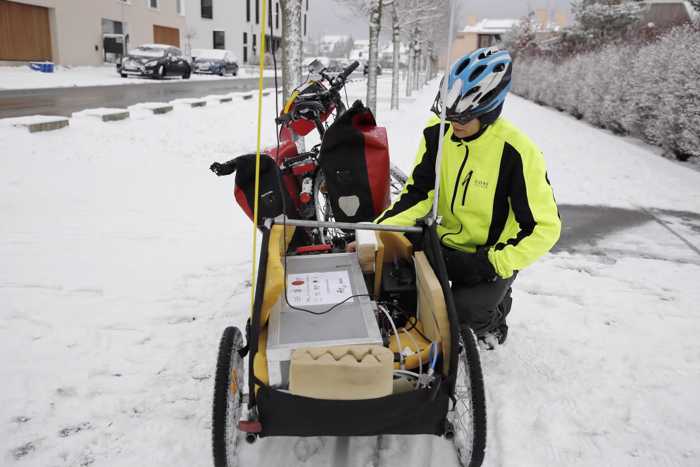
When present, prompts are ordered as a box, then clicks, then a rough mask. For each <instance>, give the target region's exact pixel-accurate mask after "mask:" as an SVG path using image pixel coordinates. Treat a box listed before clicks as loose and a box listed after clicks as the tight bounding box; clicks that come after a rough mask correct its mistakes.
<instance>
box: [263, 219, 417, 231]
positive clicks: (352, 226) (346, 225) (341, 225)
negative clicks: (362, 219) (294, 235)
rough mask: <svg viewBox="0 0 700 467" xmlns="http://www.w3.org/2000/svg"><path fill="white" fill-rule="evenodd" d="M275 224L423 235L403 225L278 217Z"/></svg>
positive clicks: (414, 228)
mask: <svg viewBox="0 0 700 467" xmlns="http://www.w3.org/2000/svg"><path fill="white" fill-rule="evenodd" d="M275 224H279V225H281V224H286V225H293V226H295V227H325V228H328V229H346V230H379V231H383V232H403V233H421V232H423V229H422V228H420V227H404V226H401V225H384V224H371V223H355V222H325V221H306V220H301V219H286V220H285V219H284V218H283V217H278V218H276V219H275Z"/></svg>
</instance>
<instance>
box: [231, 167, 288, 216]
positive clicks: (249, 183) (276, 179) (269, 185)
mask: <svg viewBox="0 0 700 467" xmlns="http://www.w3.org/2000/svg"><path fill="white" fill-rule="evenodd" d="M281 180H282V175H281V173H280V170H279V167H277V165H276V164H275V161H274V160H273V159H272V158H271V157H270V156H268V155H267V154H260V187H259V189H260V193H259V194H260V196H259V204H258V222H259V223H260V224H261V223H262V220H263V219H266V218H275V217H277V216H279V215H280V214H282V212H283V206H286V208H287V216H289V217H290V218H292V219H298V218H299V214H298V212H297V209H296V207H295V205H294V203H293V201H292V199H291V197H290V196H289V193H288V192H287V191H286V190H282V191H280V183H282V181H281ZM236 190H237V192H236V200H237V201H238V203H239V205H240V206H241V208H242V209H243V211H245V213H246V214H247V215H248V217H250V218H251V219H252V218H253V202H254V200H255V154H245V155H243V156H240V157H237V158H236ZM241 195H243V196H241ZM282 196H284V203H283V202H282Z"/></svg>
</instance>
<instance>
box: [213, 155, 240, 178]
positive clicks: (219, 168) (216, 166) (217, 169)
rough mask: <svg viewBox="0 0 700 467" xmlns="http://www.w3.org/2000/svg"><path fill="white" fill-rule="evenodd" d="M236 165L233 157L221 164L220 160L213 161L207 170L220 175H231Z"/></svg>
mask: <svg viewBox="0 0 700 467" xmlns="http://www.w3.org/2000/svg"><path fill="white" fill-rule="evenodd" d="M236 166H237V164H236V159H233V160H230V161H228V162H224V163H223V164H222V163H220V162H214V163H213V164H212V165H210V166H209V170H211V171H212V172H214V173H215V174H216V175H218V176H219V177H221V176H223V175H231V174H232V173H233V172H235V171H236Z"/></svg>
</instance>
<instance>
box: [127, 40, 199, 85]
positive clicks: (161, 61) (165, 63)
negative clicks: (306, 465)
mask: <svg viewBox="0 0 700 467" xmlns="http://www.w3.org/2000/svg"><path fill="white" fill-rule="evenodd" d="M117 72H118V73H119V74H120V75H121V77H122V78H126V77H127V76H129V75H139V76H150V77H152V78H155V79H162V78H165V77H166V76H182V77H183V78H184V79H189V77H190V75H191V74H192V66H191V65H190V62H189V60H188V59H187V57H185V56H184V55H183V54H182V51H181V50H180V49H178V48H177V47H173V46H172V45H164V44H144V45H141V46H139V47H136V48H135V49H132V50H130V51H129V53H128V54H127V55H126V57H124V58H123V59H122V62H121V63H119V64H117Z"/></svg>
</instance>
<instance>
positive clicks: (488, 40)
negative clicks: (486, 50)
mask: <svg viewBox="0 0 700 467" xmlns="http://www.w3.org/2000/svg"><path fill="white" fill-rule="evenodd" d="M494 42H495V41H494V36H492V35H490V34H479V37H478V43H479V48H481V47H491V45H492V44H493V43H494Z"/></svg>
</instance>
